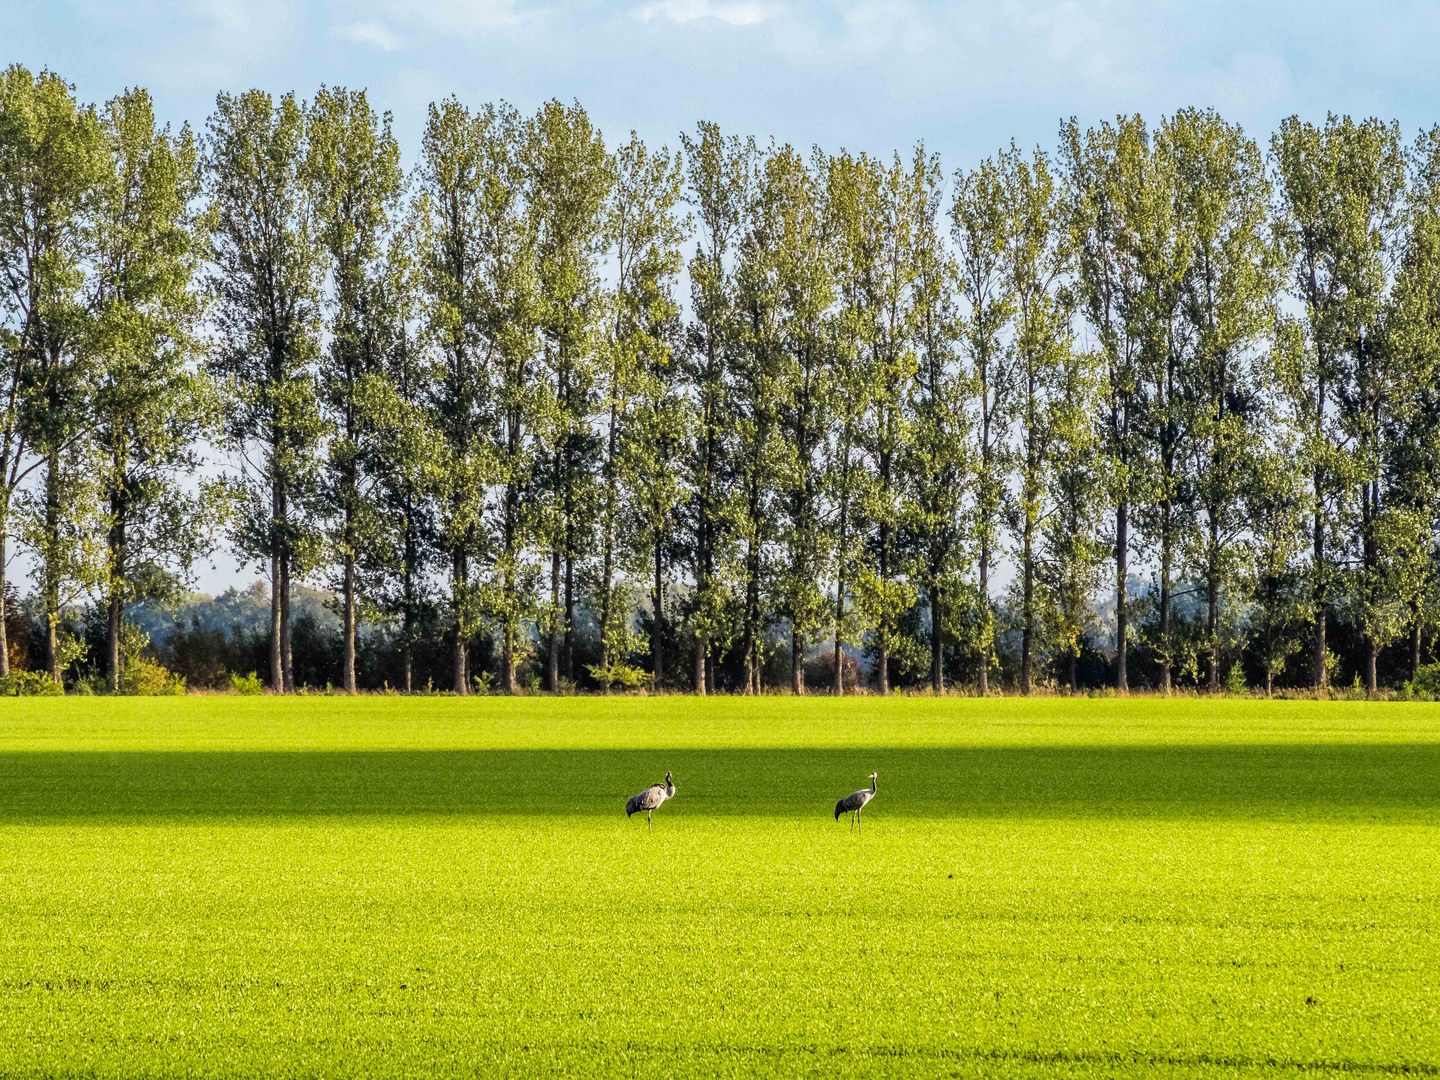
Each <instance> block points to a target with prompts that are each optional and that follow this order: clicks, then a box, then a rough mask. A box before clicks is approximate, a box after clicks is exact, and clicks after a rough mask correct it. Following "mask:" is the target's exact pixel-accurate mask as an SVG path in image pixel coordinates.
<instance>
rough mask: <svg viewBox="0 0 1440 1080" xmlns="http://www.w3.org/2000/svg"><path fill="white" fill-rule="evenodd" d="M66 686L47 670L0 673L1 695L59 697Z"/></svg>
mask: <svg viewBox="0 0 1440 1080" xmlns="http://www.w3.org/2000/svg"><path fill="white" fill-rule="evenodd" d="M64 693H65V688H64V687H63V686H61V685H60V684H59V683H57V682H56V681H55V680H54V679H52V678H51V677H50V674H49V672H45V671H18V670H12V671H11V672H10V673H9V674H8V675H0V697H58V696H61V695H63V694H64Z"/></svg>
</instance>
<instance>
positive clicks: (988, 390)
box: [931, 157, 1018, 697]
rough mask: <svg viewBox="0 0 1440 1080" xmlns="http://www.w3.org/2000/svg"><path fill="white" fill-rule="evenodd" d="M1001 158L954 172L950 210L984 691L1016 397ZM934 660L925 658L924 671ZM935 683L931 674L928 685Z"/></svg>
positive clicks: (991, 657) (977, 644)
mask: <svg viewBox="0 0 1440 1080" xmlns="http://www.w3.org/2000/svg"><path fill="white" fill-rule="evenodd" d="M1004 165H1005V159H1004V158H1003V157H1002V158H1001V159H1000V161H998V162H997V161H996V160H994V159H987V160H985V161H983V162H981V163H980V165H979V166H977V167H976V168H975V169H974V170H972V171H970V172H968V173H967V172H957V173H956V174H955V196H954V200H953V202H952V203H951V205H950V220H951V230H950V236H951V240H952V242H953V244H954V250H955V261H956V269H957V273H958V276H959V288H960V290H961V292H962V293H963V294H964V296H965V302H966V303H965V312H964V314H963V315H962V316H961V318H960V321H959V326H958V329H959V333H960V341H961V347H962V350H963V352H964V354H965V356H966V358H967V360H968V362H969V369H970V370H969V375H970V382H971V392H972V393H973V395H974V405H973V409H974V413H975V415H974V422H973V425H972V429H971V430H972V451H971V457H972V460H973V468H974V478H973V484H974V502H973V505H972V508H971V518H970V521H969V523H968V524H969V528H968V534H969V539H970V541H971V543H973V544H974V546H975V573H976V586H975V588H976V595H975V627H974V631H973V633H974V642H973V646H974V649H975V653H976V656H975V666H976V685H977V689H978V691H979V693H980V695H981V696H982V697H983V696H985V694H986V693H988V692H989V687H990V668H991V667H992V666H993V665H994V662H995V618H994V609H993V607H992V605H991V601H990V573H991V571H992V570H993V569H994V567H995V564H996V560H997V558H998V557H999V552H1000V529H1001V526H1002V525H1003V523H1004V521H1005V513H1006V510H1007V508H1008V497H1009V493H1008V489H1007V481H1008V478H1009V475H1010V470H1011V468H1012V466H1013V463H1014V457H1013V448H1012V446H1011V445H1010V440H1009V434H1010V424H1011V422H1012V420H1013V418H1014V410H1015V407H1016V406H1015V397H1016V393H1017V391H1018V386H1017V375H1018V373H1017V371H1016V368H1015V361H1016V354H1015V353H1014V352H1013V351H1011V349H1010V347H1009V342H1008V341H1007V339H1006V333H1007V330H1008V327H1009V325H1010V321H1011V319H1012V318H1013V317H1014V314H1015V292H1014V287H1015V283H1014V279H1013V277H1012V276H1011V275H1010V274H1009V273H1007V272H1006V265H1007V264H1006V252H1007V246H1008V244H1009V242H1010V233H1011V228H1012V222H1011V217H1010V208H1009V205H1008V199H1009V193H1008V192H1007V191H1006V187H1005V185H1006V183H1007V179H1008V178H1007V175H1006V174H1005V173H1004V172H1003V171H1002V167H1003V166H1004ZM936 663H938V657H936V658H934V659H933V660H932V667H933V665H934V664H936ZM937 678H938V669H936V670H934V671H932V673H931V679H932V682H934V681H935V680H936V679H937Z"/></svg>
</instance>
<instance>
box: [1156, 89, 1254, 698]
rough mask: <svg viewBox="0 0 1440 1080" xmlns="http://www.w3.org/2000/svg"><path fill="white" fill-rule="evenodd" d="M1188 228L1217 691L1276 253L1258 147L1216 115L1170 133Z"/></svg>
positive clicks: (1199, 475) (1202, 548) (1212, 680)
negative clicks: (1223, 607) (1224, 606)
mask: <svg viewBox="0 0 1440 1080" xmlns="http://www.w3.org/2000/svg"><path fill="white" fill-rule="evenodd" d="M1162 130H1163V138H1164V139H1165V141H1166V143H1167V144H1168V146H1169V147H1170V152H1171V153H1172V154H1173V155H1174V159H1175V177H1176V186H1177V192H1176V198H1177V202H1178V206H1179V212H1180V214H1182V215H1183V217H1184V218H1185V220H1186V221H1187V233H1188V235H1189V265H1188V268H1187V271H1186V273H1185V276H1184V280H1183V286H1182V293H1181V307H1182V309H1183V312H1184V320H1185V324H1186V330H1185V332H1186V336H1187V337H1188V339H1189V345H1188V353H1189V357H1190V362H1189V364H1188V365H1187V373H1186V376H1185V378H1186V380H1187V382H1188V383H1189V389H1188V396H1189V398H1190V400H1191V401H1192V402H1193V408H1194V412H1195V415H1194V420H1193V425H1194V426H1193V429H1192V431H1191V437H1190V440H1189V452H1190V454H1191V455H1192V462H1193V463H1192V465H1191V469H1192V471H1193V476H1194V484H1195V499H1196V503H1197V505H1198V507H1199V510H1200V512H1201V515H1202V523H1201V524H1202V532H1201V535H1200V536H1199V538H1198V543H1197V544H1196V551H1195V558H1194V563H1195V567H1196V571H1197V574H1198V576H1199V577H1200V578H1201V580H1203V582H1204V588H1205V610H1206V622H1205V647H1206V651H1207V653H1208V664H1207V667H1208V671H1207V683H1208V688H1209V689H1210V691H1211V692H1215V691H1218V690H1219V689H1220V650H1221V631H1220V605H1221V602H1222V599H1225V600H1236V599H1238V598H1239V597H1238V595H1236V594H1238V591H1239V590H1238V589H1237V588H1236V587H1237V586H1239V585H1240V584H1241V582H1242V580H1243V578H1244V576H1245V573H1246V567H1245V565H1244V557H1245V553H1246V549H1245V547H1244V545H1243V543H1242V540H1243V536H1244V533H1245V532H1246V530H1247V528H1248V520H1247V516H1246V513H1245V509H1244V487H1245V484H1246V483H1247V477H1249V475H1250V474H1251V472H1252V462H1253V460H1254V458H1255V456H1256V455H1257V454H1258V453H1260V452H1261V446H1262V437H1263V428H1262V426H1261V424H1260V420H1261V419H1262V418H1263V414H1262V412H1261V402H1260V393H1259V386H1258V384H1257V382H1256V373H1255V370H1254V362H1255V358H1256V355H1257V354H1258V353H1259V351H1260V350H1262V349H1263V348H1264V346H1265V343H1266V342H1265V339H1266V337H1267V335H1268V332H1269V330H1270V328H1271V327H1272V326H1273V324H1274V321H1275V298H1276V292H1277V290H1278V288H1279V284H1280V281H1279V271H1280V254H1279V251H1278V249H1277V247H1276V245H1275V243H1274V240H1273V236H1272V231H1271V228H1270V221H1269V208H1270V207H1269V204H1270V198H1271V189H1270V183H1269V179H1268V177H1267V176H1266V174H1265V165H1264V160H1263V158H1262V157H1261V154H1260V150H1259V148H1258V147H1257V146H1256V145H1255V144H1254V143H1253V142H1252V141H1250V140H1249V139H1247V138H1246V137H1245V134H1244V132H1242V131H1241V130H1240V128H1238V127H1236V126H1233V125H1230V124H1227V123H1225V122H1224V121H1223V120H1222V119H1221V118H1220V117H1219V116H1218V115H1217V114H1215V113H1214V112H1208V111H1207V112H1201V111H1198V110H1193V109H1189V110H1182V111H1181V112H1179V113H1176V114H1175V116H1174V117H1172V118H1171V119H1169V120H1168V121H1166V122H1165V124H1164V125H1163V129H1162Z"/></svg>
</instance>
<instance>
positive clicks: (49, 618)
mask: <svg viewBox="0 0 1440 1080" xmlns="http://www.w3.org/2000/svg"><path fill="white" fill-rule="evenodd" d="M59 467H60V466H59V462H58V460H57V459H56V456H55V455H54V454H51V455H50V456H49V457H48V458H46V461H45V546H46V548H48V549H49V550H48V551H47V553H46V554H45V555H44V570H43V573H44V580H45V669H46V670H47V671H49V672H50V677H51V678H52V679H54V680H55V681H56V682H57V683H59V682H63V681H64V678H63V676H64V673H63V672H62V671H61V670H60V580H59V577H58V571H59V567H57V566H56V565H55V563H54V556H55V552H56V551H57V550H58V548H59V546H60V472H59Z"/></svg>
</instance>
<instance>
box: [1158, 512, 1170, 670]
mask: <svg viewBox="0 0 1440 1080" xmlns="http://www.w3.org/2000/svg"><path fill="white" fill-rule="evenodd" d="M1161 528H1163V529H1164V530H1165V533H1164V535H1163V536H1162V537H1161V539H1160V692H1161V693H1162V694H1165V695H1167V696H1168V695H1169V693H1170V560H1171V552H1170V528H1169V515H1168V514H1166V516H1165V524H1163V525H1162V526H1161Z"/></svg>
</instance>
